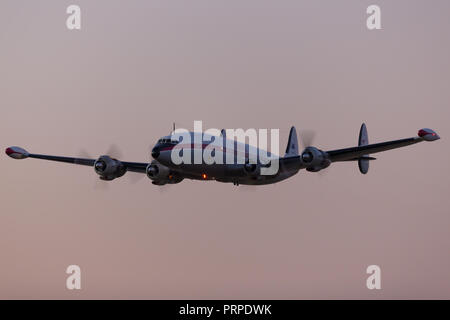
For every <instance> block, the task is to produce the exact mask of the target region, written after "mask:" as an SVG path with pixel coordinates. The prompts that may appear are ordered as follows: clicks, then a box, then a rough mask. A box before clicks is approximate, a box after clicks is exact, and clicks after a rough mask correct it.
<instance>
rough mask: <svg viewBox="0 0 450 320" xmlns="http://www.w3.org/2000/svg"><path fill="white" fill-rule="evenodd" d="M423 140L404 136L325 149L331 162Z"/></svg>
mask: <svg viewBox="0 0 450 320" xmlns="http://www.w3.org/2000/svg"><path fill="white" fill-rule="evenodd" d="M421 141H423V139H422V138H421V137H413V138H406V139H400V140H393V141H386V142H380V143H373V144H368V145H365V146H358V147H352V148H344V149H337V150H331V151H326V153H327V154H328V157H329V159H330V161H331V162H336V161H348V160H357V159H358V158H359V157H361V156H364V155H367V154H373V153H377V152H382V151H387V150H391V149H396V148H401V147H405V146H409V145H411V144H415V143H418V142H421Z"/></svg>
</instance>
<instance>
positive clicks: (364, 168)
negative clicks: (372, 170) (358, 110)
mask: <svg viewBox="0 0 450 320" xmlns="http://www.w3.org/2000/svg"><path fill="white" fill-rule="evenodd" d="M368 144H369V135H368V134H367V127H366V124H365V123H363V124H362V125H361V129H360V130H359V139H358V146H365V145H368ZM367 157H369V155H366V156H365V157H360V158H359V159H358V167H359V172H361V173H362V174H366V173H367V172H368V171H369V160H368V159H364V158H367Z"/></svg>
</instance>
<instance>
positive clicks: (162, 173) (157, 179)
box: [145, 160, 183, 185]
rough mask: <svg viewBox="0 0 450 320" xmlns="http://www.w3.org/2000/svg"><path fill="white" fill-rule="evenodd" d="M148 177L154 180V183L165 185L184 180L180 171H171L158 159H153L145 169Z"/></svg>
mask: <svg viewBox="0 0 450 320" xmlns="http://www.w3.org/2000/svg"><path fill="white" fill-rule="evenodd" d="M145 172H146V174H147V177H148V178H149V179H150V180H152V183H153V184H156V185H165V184H167V183H170V184H174V183H179V182H181V181H182V180H183V177H181V176H180V175H179V174H178V173H175V172H171V171H170V169H169V168H168V167H166V166H164V165H162V164H161V163H159V162H158V161H156V160H153V161H152V162H151V163H150V164H149V165H148V166H147V169H146V170H145Z"/></svg>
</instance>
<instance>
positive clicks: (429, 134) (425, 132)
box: [417, 128, 441, 141]
mask: <svg viewBox="0 0 450 320" xmlns="http://www.w3.org/2000/svg"><path fill="white" fill-rule="evenodd" d="M417 135H418V136H419V137H421V138H422V139H423V140H425V141H435V140H439V139H440V138H441V137H440V136H439V135H438V134H437V133H436V132H435V131H434V130H432V129H429V128H423V129H420V130H419V132H417Z"/></svg>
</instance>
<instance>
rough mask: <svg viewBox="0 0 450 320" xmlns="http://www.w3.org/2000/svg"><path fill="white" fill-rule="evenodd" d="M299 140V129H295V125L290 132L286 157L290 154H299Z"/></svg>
mask: <svg viewBox="0 0 450 320" xmlns="http://www.w3.org/2000/svg"><path fill="white" fill-rule="evenodd" d="M298 154H299V151H298V141H297V131H296V130H295V127H292V128H291V131H290V132H289V140H288V144H287V146H286V154H285V155H284V156H285V157H289V156H298Z"/></svg>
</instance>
